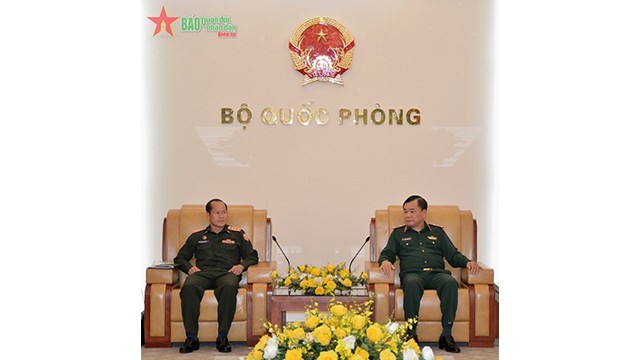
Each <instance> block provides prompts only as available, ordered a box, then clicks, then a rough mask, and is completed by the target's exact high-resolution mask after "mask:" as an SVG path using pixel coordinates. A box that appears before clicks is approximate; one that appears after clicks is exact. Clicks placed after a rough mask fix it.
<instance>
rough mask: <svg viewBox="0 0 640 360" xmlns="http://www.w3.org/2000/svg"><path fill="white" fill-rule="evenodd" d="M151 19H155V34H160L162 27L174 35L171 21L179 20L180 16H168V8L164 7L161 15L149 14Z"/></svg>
mask: <svg viewBox="0 0 640 360" xmlns="http://www.w3.org/2000/svg"><path fill="white" fill-rule="evenodd" d="M148 18H149V20H151V21H153V22H154V23H155V24H156V30H155V31H154V32H153V36H156V35H158V33H159V32H160V31H162V28H163V27H164V29H165V30H166V31H167V32H168V33H169V35H171V36H173V30H171V23H172V22H174V21H176V20H178V18H179V16H175V17H174V16H167V10H165V9H164V6H163V7H162V11H160V16H148Z"/></svg>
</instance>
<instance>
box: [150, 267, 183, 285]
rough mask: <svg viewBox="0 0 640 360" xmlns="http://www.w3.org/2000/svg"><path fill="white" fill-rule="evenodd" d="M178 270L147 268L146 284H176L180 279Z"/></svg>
mask: <svg viewBox="0 0 640 360" xmlns="http://www.w3.org/2000/svg"><path fill="white" fill-rule="evenodd" d="M179 273H180V270H178V269H159V268H154V267H148V268H147V284H169V285H172V284H177V283H178V280H180V274H179Z"/></svg>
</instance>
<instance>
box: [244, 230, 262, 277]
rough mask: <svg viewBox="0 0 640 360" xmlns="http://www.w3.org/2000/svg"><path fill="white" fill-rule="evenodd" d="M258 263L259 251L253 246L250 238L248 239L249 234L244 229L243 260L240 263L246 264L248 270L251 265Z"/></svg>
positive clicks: (245, 267)
mask: <svg viewBox="0 0 640 360" xmlns="http://www.w3.org/2000/svg"><path fill="white" fill-rule="evenodd" d="M257 263H258V252H257V251H256V249H254V248H253V244H251V241H250V240H247V235H246V234H245V232H244V230H243V231H242V261H241V262H240V264H242V266H244V269H245V270H246V269H247V268H248V267H249V266H251V265H255V264H257Z"/></svg>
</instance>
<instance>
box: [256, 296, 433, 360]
mask: <svg viewBox="0 0 640 360" xmlns="http://www.w3.org/2000/svg"><path fill="white" fill-rule="evenodd" d="M372 304H373V300H369V301H367V302H366V303H364V304H349V305H348V306H345V305H344V304H342V303H341V302H339V301H335V299H332V300H331V301H329V304H328V305H327V311H326V312H320V311H319V310H318V304H317V303H314V304H313V305H311V306H309V307H308V308H307V310H306V311H305V321H304V322H299V321H298V322H293V323H289V324H287V325H286V326H284V327H282V328H278V327H277V326H274V325H272V324H270V323H266V324H265V327H266V328H268V332H269V333H268V334H265V335H264V336H262V338H261V339H260V341H259V342H258V344H257V345H256V346H255V347H254V348H253V349H252V350H251V352H250V353H249V355H248V356H247V360H433V359H434V356H433V352H432V350H431V348H429V347H428V346H425V347H424V348H423V349H422V351H421V350H420V347H419V346H418V344H417V343H416V342H415V341H414V340H413V339H409V340H407V341H405V338H406V337H407V331H408V330H409V328H410V327H411V326H413V324H414V323H415V321H411V320H410V321H408V322H406V323H404V324H402V325H399V324H398V323H395V322H391V321H389V322H388V323H387V324H386V325H381V324H378V323H375V322H373V321H371V317H372V310H371V307H372ZM438 358H439V357H435V359H436V360H437V359H438Z"/></svg>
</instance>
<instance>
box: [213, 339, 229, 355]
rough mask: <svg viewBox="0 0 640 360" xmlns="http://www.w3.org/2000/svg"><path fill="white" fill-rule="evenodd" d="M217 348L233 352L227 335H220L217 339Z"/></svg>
mask: <svg viewBox="0 0 640 360" xmlns="http://www.w3.org/2000/svg"><path fill="white" fill-rule="evenodd" d="M216 348H217V349H218V351H220V352H231V345H229V339H227V337H226V336H219V337H218V338H217V339H216Z"/></svg>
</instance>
